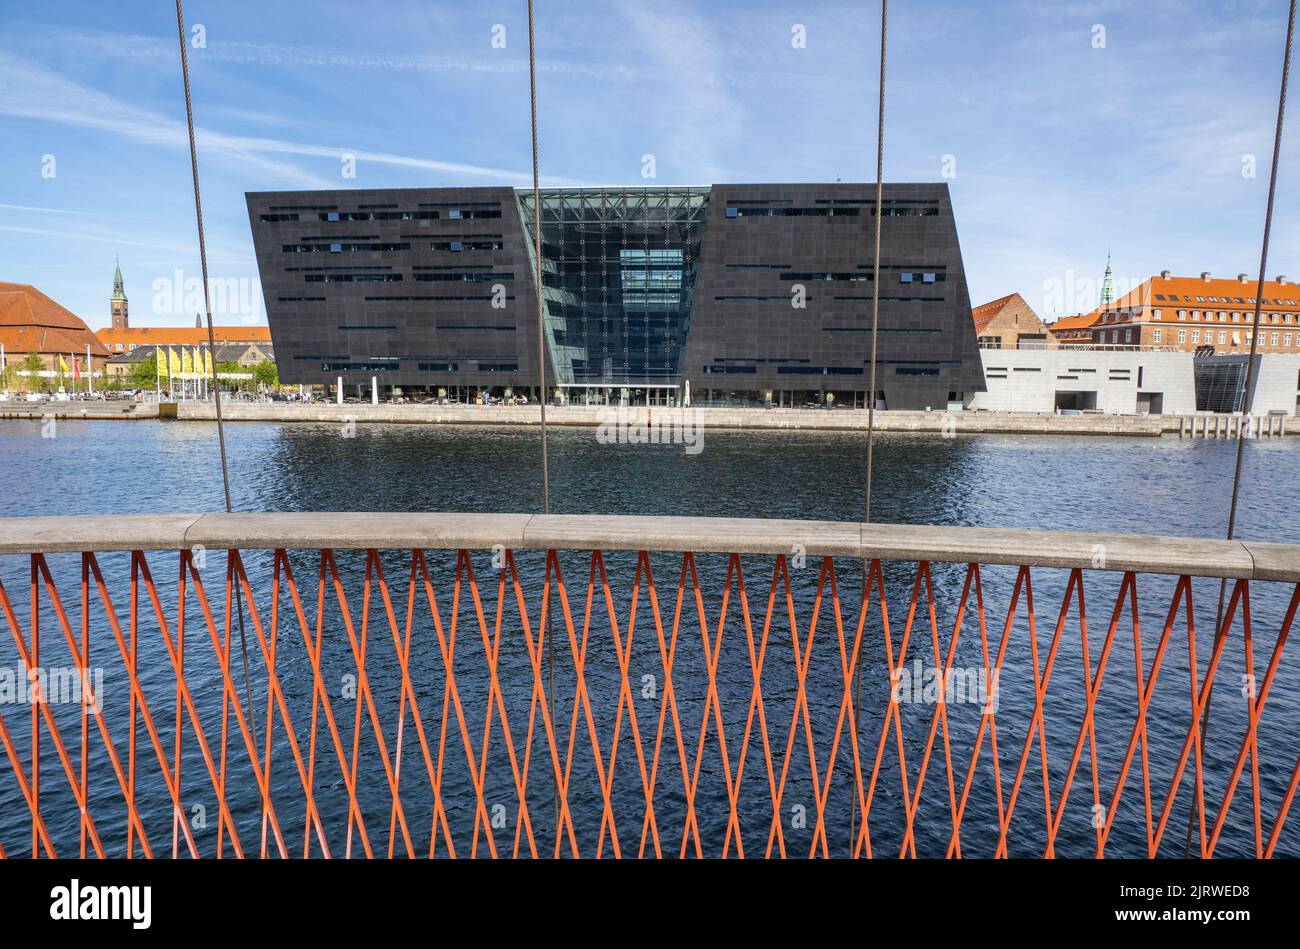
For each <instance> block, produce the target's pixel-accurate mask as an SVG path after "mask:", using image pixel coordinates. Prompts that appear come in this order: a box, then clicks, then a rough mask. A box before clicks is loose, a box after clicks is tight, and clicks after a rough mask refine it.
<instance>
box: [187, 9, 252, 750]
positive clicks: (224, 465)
mask: <svg viewBox="0 0 1300 949" xmlns="http://www.w3.org/2000/svg"><path fill="white" fill-rule="evenodd" d="M176 30H177V34H178V36H179V37H180V45H181V79H182V80H183V81H184V84H185V124H186V127H187V129H188V131H189V136H190V172H191V175H192V176H193V179H194V218H195V221H196V222H197V224H198V231H199V267H200V269H201V270H202V272H203V309H204V314H205V316H206V318H207V327H208V353H209V354H210V355H211V357H212V372H211V374H210V375H211V382H212V398H213V400H214V401H213V404H214V406H215V407H216V415H217V445H218V447H219V449H220V452H221V486H222V489H223V490H224V492H225V498H226V513H227V514H230V513H232V512H233V511H234V505H233V504H232V503H231V495H230V465H229V461H228V459H227V457H226V427H225V422H224V420H223V419H222V416H221V387H220V386H219V385H218V384H217V342H216V333H215V331H214V330H213V328H212V297H211V295H210V294H209V292H208V248H207V242H206V241H205V240H204V236H203V199H202V197H201V195H200V193H199V153H198V148H197V146H196V145H195V142H194V106H193V104H192V102H191V100H190V63H189V56H188V54H187V52H186V44H185V12H184V10H183V9H182V8H181V0H176ZM231 579H232V580H233V582H234V587H235V589H234V596H235V614H236V616H237V617H238V619H239V649H240V652H241V653H242V654H243V661H244V697H245V701H246V704H247V705H248V727H249V731H250V733H251V734H252V736H253V743H254V744H255V745H256V743H257V725H256V722H255V716H254V714H253V688H252V676H251V675H250V674H249V669H248V642H247V639H246V638H245V636H244V607H243V603H242V599H241V597H240V593H239V580H238V577H236V576H235V575H234V572H233V570H232V573H231Z"/></svg>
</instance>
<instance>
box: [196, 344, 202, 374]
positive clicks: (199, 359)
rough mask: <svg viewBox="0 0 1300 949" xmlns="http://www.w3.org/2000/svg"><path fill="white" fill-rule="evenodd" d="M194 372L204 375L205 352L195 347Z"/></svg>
mask: <svg viewBox="0 0 1300 949" xmlns="http://www.w3.org/2000/svg"><path fill="white" fill-rule="evenodd" d="M194 371H195V372H197V373H199V374H200V375H202V374H203V350H202V349H200V348H199V347H197V346H195V347H194Z"/></svg>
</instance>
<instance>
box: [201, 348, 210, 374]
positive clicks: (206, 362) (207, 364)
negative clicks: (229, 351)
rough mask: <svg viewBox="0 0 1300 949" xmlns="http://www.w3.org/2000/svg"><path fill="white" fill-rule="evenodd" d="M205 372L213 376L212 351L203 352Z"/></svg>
mask: <svg viewBox="0 0 1300 949" xmlns="http://www.w3.org/2000/svg"><path fill="white" fill-rule="evenodd" d="M203 371H204V372H205V373H207V374H208V375H209V376H211V375H212V350H210V349H205V350H203Z"/></svg>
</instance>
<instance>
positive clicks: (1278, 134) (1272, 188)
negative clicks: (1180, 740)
mask: <svg viewBox="0 0 1300 949" xmlns="http://www.w3.org/2000/svg"><path fill="white" fill-rule="evenodd" d="M1295 7H1296V0H1291V13H1290V15H1289V17H1288V18H1287V24H1286V52H1285V53H1284V54H1283V56H1282V86H1281V89H1280V90H1279V91H1278V96H1277V127H1276V129H1275V130H1274V132H1273V165H1272V168H1271V169H1270V170H1269V175H1268V204H1267V206H1266V207H1265V209H1264V240H1263V242H1262V245H1261V246H1260V249H1259V283H1258V284H1257V285H1256V288H1255V318H1254V320H1253V322H1252V325H1251V334H1250V356H1249V357H1247V359H1246V391H1245V393H1244V399H1243V402H1242V423H1243V424H1245V425H1249V424H1250V410H1251V407H1252V403H1253V402H1254V400H1255V355H1256V353H1257V352H1258V350H1259V317H1260V308H1261V307H1262V306H1263V303H1264V276H1265V273H1266V271H1267V270H1268V242H1269V237H1270V235H1271V233H1272V230H1273V198H1274V195H1275V194H1276V192H1277V162H1278V156H1279V154H1280V153H1281V151H1282V120H1283V118H1284V117H1285V115H1286V87H1287V79H1288V78H1289V77H1290V74H1291V47H1292V43H1293V40H1294V37H1295ZM1248 432H1249V429H1247V430H1246V431H1244V432H1243V431H1242V429H1241V428H1240V427H1238V429H1237V460H1236V463H1235V465H1234V467H1233V471H1232V503H1231V505H1230V506H1229V508H1228V533H1227V538H1228V540H1232V537H1233V533H1234V532H1235V530H1236V528H1237V500H1238V498H1239V497H1240V494H1241V468H1242V459H1243V458H1244V457H1245V453H1246V437H1245V436H1246V434H1248ZM1226 586H1227V581H1226V580H1220V581H1219V609H1218V619H1217V620H1216V621H1215V624H1214V637H1215V648H1216V649H1217V648H1218V645H1219V639H1220V638H1221V637H1222V635H1224V634H1223V633H1222V631H1221V630H1220V627H1221V626H1222V624H1223V598H1224V593H1225V590H1226ZM1213 698H1214V684H1213V683H1210V691H1209V693H1208V694H1207V695H1206V697H1205V711H1204V712H1203V713H1202V714H1201V744H1202V747H1204V744H1205V732H1206V729H1208V728H1209V727H1210V702H1211V700H1212V699H1213ZM1197 813H1198V805H1197V803H1196V798H1195V796H1193V799H1192V809H1191V811H1190V812H1189V813H1188V815H1187V842H1186V844H1185V845H1184V847H1183V857H1187V856H1189V855H1190V853H1191V850H1192V824H1193V822H1194V821H1195V819H1196V815H1197Z"/></svg>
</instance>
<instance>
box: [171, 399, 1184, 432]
mask: <svg viewBox="0 0 1300 949" xmlns="http://www.w3.org/2000/svg"><path fill="white" fill-rule="evenodd" d="M678 411H680V410H677V409H671V408H666V407H658V406H652V407H650V408H646V407H645V406H639V407H636V408H628V409H624V410H623V414H622V415H621V416H620V415H619V413H617V412H612V413H611V412H610V411H609V410H605V409H602V408H600V407H597V406H574V405H569V406H550V407H548V408H547V410H546V421H547V424H549V425H557V426H597V425H600V424H601V423H602V422H608V421H611V420H614V419H618V420H620V421H625V422H626V423H628V424H634V425H637V424H640V425H644V424H646V423H647V421H648V420H650V419H656V418H657V419H659V420H661V421H663V420H667V419H669V418H672V417H673V416H674V413H676V412H678ZM691 411H692V412H693V413H695V414H693V416H692V418H691V424H696V423H697V421H698V424H700V425H702V426H703V427H704V428H705V429H714V430H725V429H736V430H742V431H743V430H752V431H760V430H761V431H767V430H782V429H785V430H791V431H857V432H865V431H866V429H867V413H866V412H865V411H863V410H861V409H856V410H854V409H834V410H826V409H757V408H755V409H747V408H698V409H692V410H691ZM222 414H223V415H224V417H225V419H226V420H227V421H231V422H243V421H250V422H251V421H258V422H268V421H272V422H344V421H355V422H357V423H358V424H362V423H367V422H370V423H374V422H387V423H410V424H431V425H537V424H539V421H540V411H539V407H538V406H535V405H529V406H505V405H502V406H480V405H369V404H365V403H361V404H344V405H335V404H333V403H323V402H322V403H315V404H311V405H302V404H299V403H283V402H269V403H263V402H257V403H249V402H223V403H222ZM215 417H216V416H215V411H214V409H213V407H212V405H211V404H203V403H189V402H185V403H181V404H180V405H179V406H177V418H179V419H181V420H195V421H197V420H204V421H212V420H214V419H215ZM875 425H876V430H877V431H880V432H930V433H943V432H954V433H957V434H974V433H1003V434H1009V435H1017V434H1026V435H1030V434H1032V435H1047V434H1056V435H1062V434H1063V435H1137V436H1147V437H1159V436H1160V434H1161V432H1162V431H1165V430H1172V431H1174V432H1176V431H1177V430H1178V429H1177V422H1176V420H1175V421H1174V426H1173V428H1172V429H1168V427H1167V425H1166V423H1165V421H1164V420H1163V419H1162V418H1161V417H1160V416H1149V415H1075V416H1062V415H1051V414H1035V413H1010V412H1007V413H1002V412H997V413H994V412H955V413H952V414H948V413H946V412H897V411H890V412H877V413H876V420H875Z"/></svg>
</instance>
